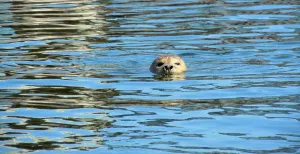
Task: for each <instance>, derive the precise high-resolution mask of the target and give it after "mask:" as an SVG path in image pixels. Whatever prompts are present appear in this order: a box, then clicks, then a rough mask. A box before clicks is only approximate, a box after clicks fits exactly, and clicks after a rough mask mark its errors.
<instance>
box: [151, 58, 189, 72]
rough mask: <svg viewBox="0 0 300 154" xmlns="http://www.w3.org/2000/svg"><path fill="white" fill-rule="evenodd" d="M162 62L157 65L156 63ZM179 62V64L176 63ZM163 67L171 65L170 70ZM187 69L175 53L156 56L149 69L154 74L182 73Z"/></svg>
mask: <svg viewBox="0 0 300 154" xmlns="http://www.w3.org/2000/svg"><path fill="white" fill-rule="evenodd" d="M159 63H162V65H161V66H157V64H159ZM178 63H179V65H178ZM165 67H169V68H170V67H172V69H170V70H166V69H164V68H165ZM186 70H187V67H186V65H185V63H184V61H183V60H182V59H181V58H180V57H179V56H176V55H163V56H160V57H158V58H156V59H155V60H154V61H153V63H152V65H151V66H150V71H151V72H152V73H156V74H163V75H164V74H166V75H171V74H182V73H184V72H185V71H186Z"/></svg>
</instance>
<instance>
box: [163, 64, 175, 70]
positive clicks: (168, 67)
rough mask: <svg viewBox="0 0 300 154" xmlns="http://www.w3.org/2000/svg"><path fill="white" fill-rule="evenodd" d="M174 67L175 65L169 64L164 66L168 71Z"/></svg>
mask: <svg viewBox="0 0 300 154" xmlns="http://www.w3.org/2000/svg"><path fill="white" fill-rule="evenodd" d="M172 68H173V66H168V65H166V66H165V67H164V69H165V70H166V71H169V70H171V69H172Z"/></svg>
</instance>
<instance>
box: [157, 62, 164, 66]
mask: <svg viewBox="0 0 300 154" xmlns="http://www.w3.org/2000/svg"><path fill="white" fill-rule="evenodd" d="M163 64H164V63H157V64H156V66H157V67H160V66H162V65H163Z"/></svg>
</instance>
